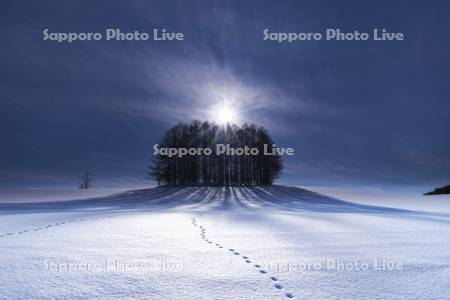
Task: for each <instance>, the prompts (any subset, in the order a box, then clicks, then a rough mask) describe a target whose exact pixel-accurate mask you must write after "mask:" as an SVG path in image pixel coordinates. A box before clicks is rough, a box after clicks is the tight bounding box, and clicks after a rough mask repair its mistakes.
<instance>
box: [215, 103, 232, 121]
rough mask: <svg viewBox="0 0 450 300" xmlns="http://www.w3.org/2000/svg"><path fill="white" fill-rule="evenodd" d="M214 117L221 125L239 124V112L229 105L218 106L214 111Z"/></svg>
mask: <svg viewBox="0 0 450 300" xmlns="http://www.w3.org/2000/svg"><path fill="white" fill-rule="evenodd" d="M212 117H213V118H214V120H215V121H216V122H218V123H219V124H228V123H237V121H238V112H237V111H236V110H235V109H233V108H232V107H231V106H228V105H218V106H217V107H215V108H214V109H213V111H212Z"/></svg>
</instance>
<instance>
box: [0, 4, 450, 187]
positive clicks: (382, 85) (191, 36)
mask: <svg viewBox="0 0 450 300" xmlns="http://www.w3.org/2000/svg"><path fill="white" fill-rule="evenodd" d="M449 10H450V4H449V3H448V2H447V1H433V2H430V1H420V2H415V1H372V3H371V4H370V3H368V2H367V1H364V2H362V1H307V2H306V1H305V2H303V1H151V2H150V1H139V2H138V1H130V2H126V1H120V2H119V1H39V2H37V1H16V0H14V1H12V0H7V1H2V2H1V4H0V41H1V48H0V66H1V69H0V92H1V94H0V95H1V98H0V103H1V110H0V125H1V126H0V138H1V141H2V146H1V148H0V188H1V187H16V188H17V187H19V188H22V187H23V188H29V187H37V186H40V187H45V186H72V185H76V182H77V180H78V178H79V177H80V175H81V173H82V172H83V171H84V170H90V171H91V172H92V173H93V174H94V177H95V178H96V180H97V184H98V185H102V186H134V185H140V184H143V183H145V182H146V181H145V171H146V164H147V163H148V161H149V159H150V157H151V155H152V154H151V147H152V145H153V144H154V143H157V141H158V139H159V138H160V136H161V135H162V134H163V133H164V131H165V130H166V129H168V128H169V127H171V126H172V125H174V124H175V123H176V122H178V121H189V120H191V119H193V118H202V117H204V110H205V108H207V107H210V106H212V105H214V101H215V99H214V97H216V96H217V95H216V94H215V93H217V91H219V92H223V93H225V94H230V93H231V94H232V95H233V96H234V97H236V98H237V101H238V102H240V107H241V108H242V113H241V119H242V120H244V121H251V122H255V123H257V124H260V125H263V126H265V127H267V128H268V129H269V131H270V132H271V134H272V136H273V138H274V140H275V141H276V142H277V144H278V145H280V146H286V147H293V148H295V151H296V155H295V156H294V157H290V158H288V159H286V160H285V163H286V169H285V172H284V175H283V176H282V177H281V178H280V182H282V183H283V182H284V183H289V184H299V185H321V186H364V187H385V188H397V187H413V186H414V187H418V186H420V187H422V186H423V187H435V186H439V185H442V184H449V183H450V139H449V133H448V132H449V128H450V126H449V125H450V117H449V116H450V99H449V96H450V85H449V78H450V76H449V75H450V68H449V67H450V64H449V58H448V52H449V46H450V35H449V32H450V19H449V18H448V11H449ZM45 28H48V29H49V31H52V32H104V30H105V28H120V29H121V30H122V31H133V30H138V31H143V32H152V30H153V28H166V29H167V30H169V31H179V32H183V33H184V35H185V40H184V41H172V42H158V41H123V42H118V41H90V42H73V43H70V44H69V43H57V42H51V41H43V40H42V36H43V34H42V31H43V30H44V29H45ZM265 28H269V29H270V30H271V31H273V32H292V31H293V32H323V31H324V30H325V29H326V28H341V29H342V30H344V31H354V30H358V31H366V32H371V31H372V30H373V28H386V29H388V30H391V31H396V32H403V33H404V34H405V35H406V40H405V41H391V42H380V41H346V42H342V41H341V42H336V41H303V42H296V43H291V44H287V43H283V44H279V43H275V42H270V41H263V40H262V37H263V34H262V31H263V30H264V29H265Z"/></svg>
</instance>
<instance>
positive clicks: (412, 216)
mask: <svg viewBox="0 0 450 300" xmlns="http://www.w3.org/2000/svg"><path fill="white" fill-rule="evenodd" d="M0 228H1V229H0V253H1V256H0V271H1V272H0V299H52V298H66V299H69V298H76V299H92V298H96V299H125V298H127V299H130V298H132V299H288V298H297V299H300V298H303V299H324V298H339V299H399V298H400V299H402V298H404V299H409V298H424V299H425V298H426V299H443V298H449V297H450V283H449V281H448V280H447V278H449V276H450V263H449V262H450V240H449V239H448V237H449V236H450V215H448V214H444V213H441V214H440V213H424V212H418V211H409V210H399V209H392V208H384V207H377V206H369V205H361V204H355V203H351V202H347V201H343V200H339V199H334V198H331V197H327V196H324V195H321V194H318V193H314V192H310V191H307V190H303V189H299V188H293V187H284V186H271V187H252V188H246V187H237V188H236V187H234V188H219V187H185V188H180V187H158V188H153V189H143V190H134V191H129V192H125V193H120V194H115V195H112V196H109V197H102V198H92V199H83V200H73V201H58V202H55V201H51V202H45V201H42V202H41V203H18V204H13V203H3V204H0Z"/></svg>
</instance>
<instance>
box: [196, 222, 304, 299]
mask: <svg viewBox="0 0 450 300" xmlns="http://www.w3.org/2000/svg"><path fill="white" fill-rule="evenodd" d="M191 223H192V225H193V226H194V227H198V228H199V229H200V237H201V239H202V240H204V241H205V242H206V243H208V244H212V246H216V247H218V248H223V246H222V244H220V243H218V242H214V241H211V240H210V239H208V238H207V237H206V228H205V227H204V226H203V225H200V224H198V221H197V219H196V218H192V222H191ZM228 251H229V252H230V253H232V254H234V255H235V256H240V252H239V251H237V249H234V248H228ZM241 257H242V259H243V261H244V262H245V263H247V264H250V263H251V260H250V258H249V257H248V256H241ZM253 266H254V267H255V268H257V269H258V270H259V273H260V274H262V275H265V274H267V271H266V270H264V269H261V265H259V264H254V265H253ZM270 280H271V281H273V282H276V283H275V285H274V286H273V287H274V288H275V289H277V290H283V289H284V286H283V285H282V284H281V283H280V282H279V280H278V278H277V277H275V276H271V277H270ZM284 296H285V297H286V298H290V299H291V298H294V297H295V296H294V294H293V293H291V292H287V293H285V294H284Z"/></svg>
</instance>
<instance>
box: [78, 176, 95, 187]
mask: <svg viewBox="0 0 450 300" xmlns="http://www.w3.org/2000/svg"><path fill="white" fill-rule="evenodd" d="M91 186H92V176H91V174H90V173H89V172H85V173H84V175H83V176H82V177H81V180H80V184H79V186H78V188H79V189H80V190H87V189H89V188H91Z"/></svg>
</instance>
